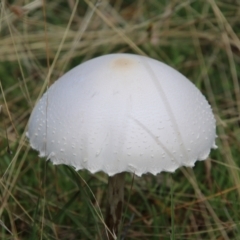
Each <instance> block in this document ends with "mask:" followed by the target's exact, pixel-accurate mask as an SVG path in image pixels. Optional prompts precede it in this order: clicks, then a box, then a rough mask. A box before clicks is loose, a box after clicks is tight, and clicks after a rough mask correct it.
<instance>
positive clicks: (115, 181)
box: [105, 172, 125, 240]
mask: <svg viewBox="0 0 240 240" xmlns="http://www.w3.org/2000/svg"><path fill="white" fill-rule="evenodd" d="M124 177H125V173H124V172H122V173H118V174H116V175H114V176H112V177H109V178H108V192H107V195H108V196H107V209H106V219H105V222H106V225H107V227H108V229H109V230H110V232H111V233H110V232H109V231H108V230H107V236H108V239H109V240H113V239H117V234H118V230H119V226H120V223H121V217H122V209H123V200H124Z"/></svg>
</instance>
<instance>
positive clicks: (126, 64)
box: [112, 57, 136, 70]
mask: <svg viewBox="0 0 240 240" xmlns="http://www.w3.org/2000/svg"><path fill="white" fill-rule="evenodd" d="M134 64H136V62H135V61H134V60H133V59H130V58H127V57H120V58H117V59H115V60H114V61H113V63H112V66H113V68H115V69H121V70H123V69H129V68H131V67H132V66H133V65H134Z"/></svg>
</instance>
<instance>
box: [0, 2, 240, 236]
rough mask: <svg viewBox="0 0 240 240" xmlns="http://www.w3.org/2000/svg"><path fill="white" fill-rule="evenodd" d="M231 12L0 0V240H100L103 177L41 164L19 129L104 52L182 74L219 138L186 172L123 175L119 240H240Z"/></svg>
mask: <svg viewBox="0 0 240 240" xmlns="http://www.w3.org/2000/svg"><path fill="white" fill-rule="evenodd" d="M239 12H240V4H239V2H238V1H234V0H231V1H223V0H222V1H221V0H207V1H204V0H200V1H194V0H192V1H190V0H189V1H180V0H179V1H178V0H175V1H163V0H162V1H161V0H149V1H143V0H138V1H130V0H125V1H122V0H115V1H105V0H102V1H98V2H96V1H93V0H80V1H76V0H68V1H43V3H42V2H41V1H40V0H34V1H28V0H16V1H6V0H5V1H4V0H3V1H1V3H0V83H1V85H0V109H1V110H0V111H1V112H0V177H1V178H0V239H3V240H8V239H9V240H10V239H14V240H15V239H16V240H20V239H21V240H25V239H32V240H35V239H42V240H43V239H44V240H45V239H46V240H55V239H56V240H58V239H66V240H73V239H102V230H103V226H104V225H103V220H102V214H104V206H105V198H106V196H105V195H106V191H105V190H106V182H107V178H106V176H105V175H104V174H103V173H98V174H95V175H91V174H90V173H88V172H86V171H80V172H75V171H73V170H72V169H71V168H68V167H66V166H53V165H52V164H51V163H48V162H46V161H44V160H41V159H40V158H39V157H38V155H37V153H36V152H35V151H33V150H31V149H30V147H29V144H28V142H27V140H26V138H25V132H26V127H27V122H28V118H29V115H30V113H31V111H32V108H33V106H34V104H35V102H36V101H37V99H38V98H39V97H40V96H41V95H42V93H43V92H44V91H45V90H46V88H47V87H48V86H50V85H51V84H52V83H53V82H54V81H55V80H56V79H57V78H58V77H59V76H61V75H62V74H63V73H64V72H66V71H68V70H69V69H71V68H72V67H73V66H76V65H78V64H79V63H81V62H83V61H86V60H88V59H91V58H93V57H95V56H100V55H103V54H107V53H113V52H130V53H136V54H141V55H147V56H150V57H152V58H155V59H158V60H160V61H163V62H165V63H167V64H169V65H171V66H173V67H174V68H176V69H178V70H179V71H180V72H182V73H183V74H184V75H186V76H187V77H188V78H189V79H191V80H192V81H193V82H194V84H195V85H196V86H197V87H198V88H200V89H201V91H202V93H203V94H204V95H205V96H206V97H207V99H208V101H209V102H210V104H211V105H212V107H213V111H214V113H215V118H216V120H217V132H218V139H217V145H218V149H217V150H213V151H212V152H211V155H210V157H209V159H208V160H207V161H205V162H197V163H196V166H195V168H194V169H187V168H181V169H179V170H177V171H176V172H175V173H173V174H169V173H161V174H158V175H157V176H152V175H144V176H143V177H142V178H138V177H136V176H135V177H134V179H133V176H132V175H130V174H128V176H127V180H126V187H125V191H126V202H125V209H124V221H123V226H122V233H123V235H122V238H121V239H144V240H145V239H151V240H155V239H172V240H177V239H181V240H185V239H188V240H189V239H197V240H202V239H212V240H216V239H217V240H222V239H224V240H234V239H239V236H240V211H239V209H240V206H239V198H240V178H239V177H240V174H239V156H240V130H239V129H240V128H239V126H240V87H239V85H240V81H239V77H240V76H239V75H240V70H239V68H240V39H239V36H240V22H239V16H238V15H239Z"/></svg>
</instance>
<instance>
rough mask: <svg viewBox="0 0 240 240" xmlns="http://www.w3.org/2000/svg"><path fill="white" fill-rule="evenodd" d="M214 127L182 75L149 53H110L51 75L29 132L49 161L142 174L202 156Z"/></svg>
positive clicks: (169, 168) (205, 107)
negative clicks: (52, 79) (54, 77)
mask: <svg viewBox="0 0 240 240" xmlns="http://www.w3.org/2000/svg"><path fill="white" fill-rule="evenodd" d="M215 132H216V126H215V119H214V116H213V113H212V109H211V107H210V105H209V104H208V102H207V101H206V99H205V97H204V96H203V95H202V94H201V92H200V91H199V90H198V89H197V88H196V87H195V86H194V85H193V84H192V83H191V82H190V81H189V80H188V79H187V78H185V77H184V76H183V75H182V74H180V73H179V72H177V71H176V70H174V69H173V68H171V67H169V66H167V65H166V64H164V63H162V62H159V61H156V60H154V59H151V58H148V57H143V56H138V55H132V54H110V55H105V56H102V57H98V58H95V59H92V60H90V61H87V62H85V63H83V64H80V65H79V66H77V67H75V68H74V69H72V70H71V71H69V72H68V73H66V74H65V75H63V76H62V77H61V78H60V79H59V80H58V81H56V82H55V83H54V84H53V85H52V86H51V87H50V88H49V89H48V91H47V92H46V93H45V94H44V95H43V97H42V98H41V99H40V101H39V102H38V103H37V105H36V106H35V108H34V110H33V112H32V115H31V117H30V121H29V129H28V134H27V136H28V138H29V139H30V144H31V146H32V148H34V149H36V150H38V151H39V152H40V156H41V157H44V156H46V157H47V158H48V159H50V160H51V161H52V162H53V163H54V164H66V165H70V166H73V167H75V169H76V170H79V169H87V170H89V171H90V172H91V173H95V172H97V171H104V172H105V173H107V174H108V175H114V174H116V173H119V172H123V171H127V172H133V173H135V174H137V175H139V176H140V175H142V174H143V173H148V172H149V173H152V174H157V173H159V172H161V171H168V172H173V171H175V170H176V169H177V168H179V167H180V166H190V167H192V166H194V164H195V162H196V161H197V160H203V159H206V158H207V157H208V155H209V153H210V149H211V148H215V147H216V145H215V138H216V133H215Z"/></svg>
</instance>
